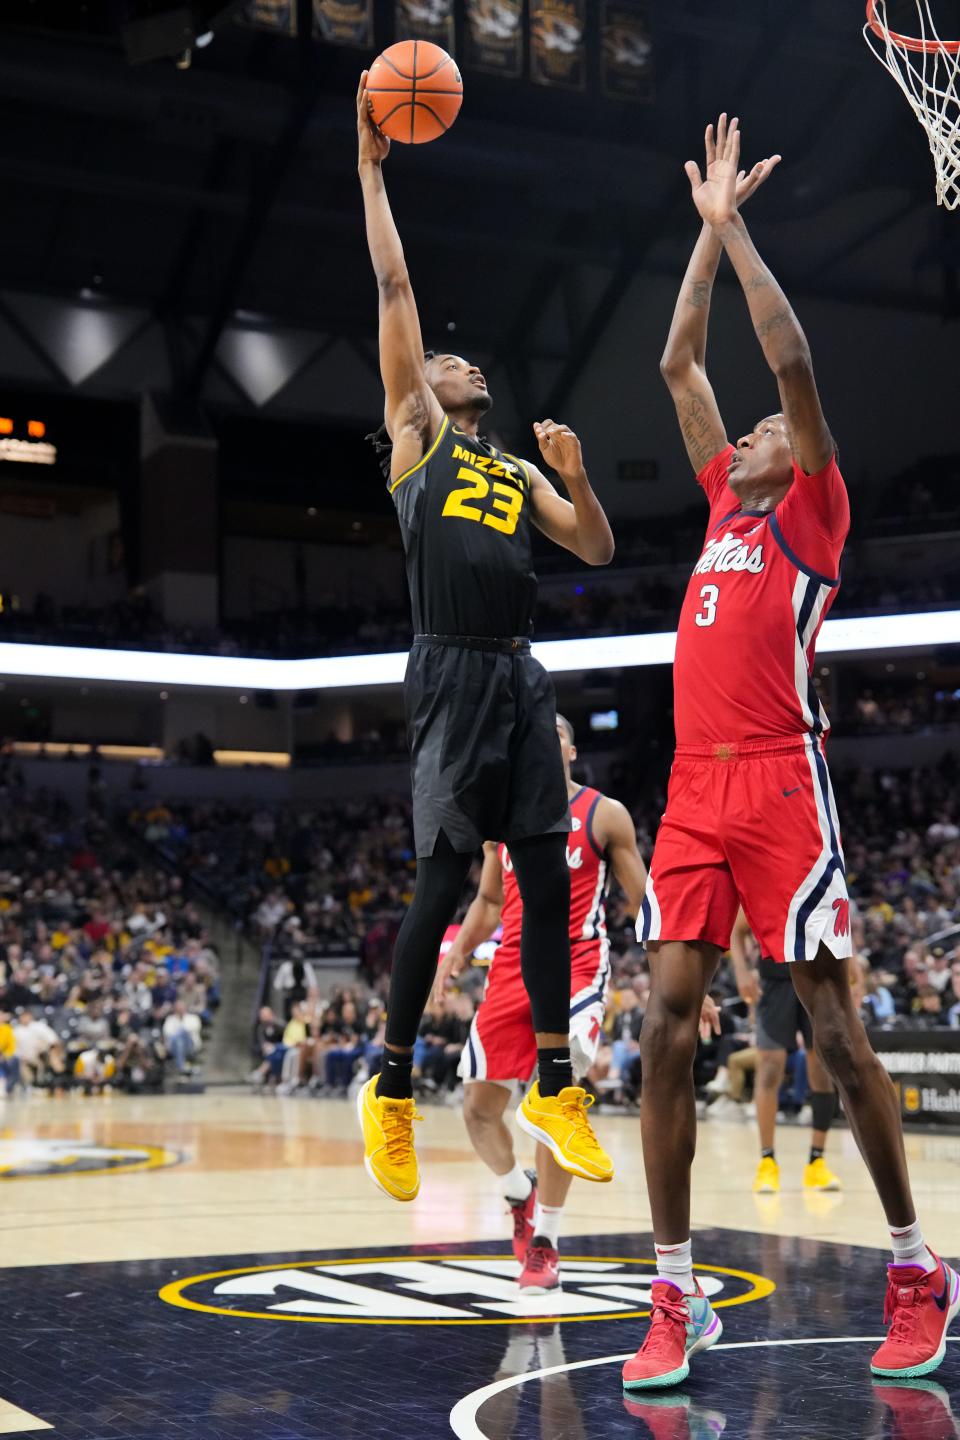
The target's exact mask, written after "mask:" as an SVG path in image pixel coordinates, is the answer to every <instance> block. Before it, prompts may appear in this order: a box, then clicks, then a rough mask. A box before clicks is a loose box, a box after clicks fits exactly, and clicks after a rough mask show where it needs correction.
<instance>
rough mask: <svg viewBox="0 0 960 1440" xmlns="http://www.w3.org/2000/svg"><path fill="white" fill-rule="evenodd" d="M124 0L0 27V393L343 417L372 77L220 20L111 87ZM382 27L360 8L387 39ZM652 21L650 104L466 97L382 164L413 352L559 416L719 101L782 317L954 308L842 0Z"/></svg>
mask: <svg viewBox="0 0 960 1440" xmlns="http://www.w3.org/2000/svg"><path fill="white" fill-rule="evenodd" d="M131 3H133V0H130V3H127V4H126V5H125V6H124V5H121V4H120V3H119V0H117V3H116V4H113V5H111V4H106V5H103V6H98V5H97V4H96V3H94V0H90V3H87V4H81V3H79V0H70V3H68V4H56V3H50V4H48V3H47V0H7V3H6V4H5V5H4V15H5V17H6V18H5V20H4V22H3V25H2V30H3V45H2V47H0V96H2V99H0V181H2V185H3V195H4V200H5V205H4V217H3V221H2V224H0V376H2V378H4V379H5V380H9V381H17V382H21V383H28V384H31V385H38V386H43V387H56V388H59V389H61V390H66V391H74V392H79V393H87V394H90V395H104V396H122V395H132V394H135V393H137V392H138V391H139V390H142V389H154V390H170V391H174V392H178V393H179V394H180V395H182V396H183V397H184V398H185V399H186V400H188V401H191V402H196V401H199V402H200V403H205V404H208V405H215V406H222V407H227V408H235V409H237V410H246V411H248V412H249V411H260V412H262V413H264V414H276V415H277V416H299V417H305V416H311V417H314V418H317V417H322V416H328V417H331V418H333V417H335V418H337V419H348V418H360V417H363V418H368V417H369V415H370V414H371V410H372V409H374V410H375V407H376V405H377V403H378V396H379V386H378V381H377V375H376V349H375V338H376V296H375V291H374V287H373V282H372V277H371V273H370V269H369V262H368V260H367V256H366V251H365V246H364V239H363V230H362V216H361V207H360V196H359V189H358V185H357V180H356V154H355V151H356V142H355V123H354V107H353V96H354V92H355V88H356V80H357V75H358V72H359V70H360V68H361V65H362V64H364V63H367V62H368V61H369V59H370V58H372V57H371V56H370V55H365V54H362V53H360V52H357V51H351V50H344V49H336V48H334V47H332V46H328V45H319V44H317V43H315V42H314V41H312V40H310V39H309V38H302V39H299V40H294V39H288V38H284V37H276V36H271V35H264V34H261V33H257V32H254V31H251V30H249V29H247V28H245V27H243V26H241V25H239V24H237V23H236V22H235V20H234V19H233V18H231V17H230V16H229V14H227V13H225V12H227V11H229V10H230V8H231V7H229V6H225V5H224V4H223V3H220V4H208V5H206V6H205V7H203V6H201V7H197V8H198V21H199V20H200V19H203V18H209V19H210V20H211V23H212V24H213V28H214V40H213V42H212V43H211V44H209V45H207V46H206V47H205V48H203V49H200V50H196V51H195V52H194V54H193V57H192V64H191V65H190V67H189V68H187V69H177V68H176V67H175V65H174V64H173V62H172V61H170V60H163V61H159V60H158V61H153V62H150V63H144V64H139V65H131V64H130V63H128V59H127V57H126V55H125V53H124V48H123V45H122V43H121V40H120V38H119V33H118V28H117V23H115V22H116V20H117V16H118V15H119V14H120V12H121V11H122V10H124V9H126V10H127V11H128V12H129V10H130V4H131ZM308 4H309V0H308ZM146 8H147V9H150V8H152V9H153V10H157V9H162V8H163V6H162V5H160V4H159V3H158V0H153V3H152V6H151V5H150V4H147V5H146ZM390 10H391V7H390V6H389V5H386V4H382V3H380V0H377V5H376V11H377V20H378V24H379V30H378V34H379V36H380V37H382V38H383V39H384V40H386V39H389V38H390V30H389V21H388V14H389V12H390ZM651 10H652V19H653V26H654V46H655V71H656V78H655V90H656V98H655V102H654V103H652V104H649V105H624V104H618V103H614V102H610V101H605V100H602V99H599V98H596V97H594V98H590V97H580V96H572V97H571V96H570V95H566V94H552V93H550V92H548V91H545V90H543V89H542V88H537V87H534V86H532V85H530V84H528V83H527V82H525V81H523V82H509V83H508V82H504V81H498V80H496V79H484V78H483V77H480V76H475V75H472V74H467V76H466V97H467V98H466V103H465V105H464V110H463V113H462V116H461V118H460V120H459V121H458V123H457V126H456V128H455V130H454V131H453V132H452V133H451V135H450V136H449V137H448V138H446V139H445V140H444V141H442V142H441V143H438V144H434V145H430V146H425V147H418V148H417V149H416V150H412V149H404V148H401V147H398V146H395V147H394V152H393V155H392V156H391V158H390V161H389V162H388V164H389V170H388V184H389V191H390V196H391V200H392V202H393V205H394V209H395V213H396V215H397V219H398V222H399V225H400V228H401V232H402V234H403V237H404V239H405V242H406V248H407V252H408V259H409V263H410V268H411V271H412V274H413V276H414V280H415V283H416V288H417V293H418V299H419V303H420V308H421V314H422V319H423V329H424V335H425V339H426V341H427V343H428V344H429V343H433V344H438V343H440V344H448V345H449V346H450V348H456V349H457V350H459V351H461V352H462V353H467V354H469V355H471V356H472V357H476V358H477V359H478V360H479V361H480V363H482V364H483V366H484V368H485V370H486V371H487V373H488V376H490V377H491V385H493V383H494V379H493V378H492V377H496V382H497V383H498V384H499V385H500V387H501V388H503V387H504V386H507V387H509V392H510V395H511V397H512V400H513V407H514V410H515V413H516V414H517V415H518V416H527V417H528V416H530V415H532V414H533V413H535V412H543V413H554V412H556V411H558V410H560V409H561V408H562V406H563V403H564V401H565V400H566V399H567V397H568V396H569V394H570V392H571V389H572V387H573V386H574V385H575V384H576V382H577V379H578V377H579V375H580V374H581V372H582V369H583V367H584V366H586V365H589V363H590V360H591V356H592V354H593V352H594V348H595V346H596V344H597V341H598V339H599V337H600V336H601V334H602V333H603V330H604V328H605V326H606V325H607V323H608V322H609V320H610V319H611V317H612V316H613V314H614V312H615V311H616V310H617V308H618V306H619V305H620V304H621V302H622V301H623V299H624V297H625V295H626V293H627V291H628V290H629V289H630V287H631V285H632V283H633V281H634V280H635V278H636V277H637V275H638V274H641V273H643V272H647V273H650V274H658V275H669V276H679V274H680V273H681V272H682V268H683V265H684V263H685V260H686V255H687V251H688V247H689V243H690V238H691V233H692V227H691V210H690V202H689V196H688V185H687V181H686V179H685V177H684V174H683V170H682V161H683V160H684V159H685V158H687V157H689V156H698V155H699V153H700V149H701V146H702V131H703V125H704V122H705V121H706V120H707V119H708V118H710V117H712V116H714V115H715V114H716V113H717V111H718V110H719V109H720V108H729V109H731V110H735V111H736V112H737V113H739V114H740V115H741V117H742V127H743V130H744V133H745V146H744V159H745V160H746V162H747V163H752V160H753V159H755V158H758V157H759V156H760V155H761V154H763V153H767V152H770V151H774V150H779V151H781V152H782V153H783V154H784V156H785V160H784V165H783V166H782V167H781V171H780V174H779V175H778V177H777V180H776V183H775V184H771V185H770V186H769V187H768V191H767V192H766V194H765V195H764V197H763V199H762V201H759V200H758V201H757V202H756V207H755V210H754V212H753V220H752V224H753V226H754V229H755V232H756V235H757V238H758V242H759V244H760V245H761V248H762V249H763V250H764V252H765V254H766V255H767V256H768V257H769V259H770V260H771V262H772V264H773V265H774V267H775V268H776V269H777V271H778V273H779V274H780V276H781V278H782V279H784V281H785V282H786V285H787V288H788V289H789V291H790V294H791V296H792V297H794V298H796V299H798V300H800V299H802V298H803V297H813V296H815V297H825V298H829V299H836V300H837V301H838V302H844V303H847V302H851V301H860V302H862V303H865V304H867V305H870V306H873V307H881V308H883V309H886V310H889V311H893V312H897V311H899V312H904V313H921V314H927V315H934V316H943V317H944V318H945V319H954V318H956V316H957V315H958V314H960V296H958V286H957V273H958V265H960V231H958V229H957V226H958V224H960V222H958V220H957V218H956V217H953V216H949V215H946V214H944V213H943V212H941V211H938V210H937V209H936V208H935V206H934V202H933V173H932V166H931V163H930V160H929V156H928V154H927V150H926V143H925V139H924V136H923V134H922V132H921V130H920V128H919V126H918V125H917V124H916V122H915V121H914V119H913V118H912V116H911V115H910V113H909V110H908V108H907V106H906V104H905V102H904V100H903V98H902V96H901V95H900V94H899V92H898V91H897V90H896V89H895V87H894V85H893V83H892V82H891V80H890V79H889V78H888V77H887V76H886V75H885V74H884V73H883V71H882V70H881V69H880V67H879V66H878V65H877V64H876V63H875V62H874V61H873V60H872V59H871V58H870V55H869V54H868V52H867V49H866V46H865V45H864V42H863V40H862V38H861V35H860V29H859V26H860V10H861V7H860V4H859V0H852V3H850V4H842V5H838V4H836V0H813V3H808V4H804V5H791V4H787V3H785V0H729V3H726V4H718V3H717V0H669V3H666V0H651ZM200 11H202V12H203V14H202V15H201V14H199V12H200Z"/></svg>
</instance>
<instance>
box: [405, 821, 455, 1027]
mask: <svg viewBox="0 0 960 1440" xmlns="http://www.w3.org/2000/svg"><path fill="white" fill-rule="evenodd" d="M472 859H473V856H472V855H458V854H457V852H456V851H455V850H454V848H453V846H452V845H451V844H450V841H449V840H448V839H447V837H446V835H444V833H443V832H442V831H441V832H440V836H439V838H438V840H437V843H436V846H435V847H434V851H433V854H432V855H431V856H429V857H428V858H427V859H425V860H420V861H418V862H417V883H416V887H415V889H414V892H413V900H412V901H411V904H410V909H409V910H408V911H407V913H406V915H405V916H404V917H403V924H402V925H401V926H400V933H399V935H398V936H397V944H396V948H395V950H394V952H393V970H392V972H391V975H390V998H389V1000H388V1002H387V1044H388V1045H396V1046H399V1047H401V1048H402V1049H408V1050H409V1049H412V1048H413V1042H414V1041H415V1040H416V1038H417V1030H418V1029H419V1027H420V1021H421V1020H422V1019H423V1012H424V1009H425V1008H426V1004H427V1000H428V998H429V995H430V987H431V985H432V984H433V981H434V977H435V976H436V973H437V961H438V958H439V955H440V943H441V941H442V940H443V932H444V931H445V930H446V928H447V926H448V925H449V924H450V922H451V920H452V919H453V917H454V915H455V913H456V909H457V904H458V902H459V899H460V895H461V892H462V890H463V882H464V881H465V880H466V878H467V872H468V870H469V869H470V862H471V860H472Z"/></svg>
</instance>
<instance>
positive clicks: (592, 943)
mask: <svg viewBox="0 0 960 1440" xmlns="http://www.w3.org/2000/svg"><path fill="white" fill-rule="evenodd" d="M602 799H603V796H602V795H601V794H600V791H599V790H591V789H590V787H589V786H588V785H584V786H583V787H582V788H581V789H580V790H578V791H577V793H576V795H574V797H573V799H572V800H571V801H570V820H571V826H570V834H569V836H568V838H567V864H568V865H569V866H570V945H571V949H572V951H573V957H574V960H576V959H577V957H578V956H579V955H582V954H583V953H584V951H585V950H587V949H592V950H594V951H596V950H597V949H598V947H599V944H600V942H601V941H603V940H605V939H606V936H607V924H606V919H607V916H606V898H607V890H608V888H609V866H608V865H607V861H606V858H605V856H604V855H603V854H602V853H601V851H600V849H599V848H598V846H597V842H596V839H595V838H594V833H593V820H594V816H595V814H596V810H597V806H598V805H599V803H600V801H601V800H602ZM497 853H498V855H499V856H500V869H501V873H502V875H503V910H502V911H501V915H500V920H501V924H502V926H503V939H502V940H501V942H500V948H499V950H498V951H497V955H496V960H495V961H494V964H500V965H501V966H502V965H503V963H504V961H505V960H508V959H510V958H515V959H516V962H517V964H518V965H519V963H520V929H521V926H522V923H523V901H522V900H521V898H520V887H519V885H518V884H517V877H516V876H515V875H514V873H513V865H512V863H511V861H510V854H509V851H508V850H507V847H506V845H499V846H498V847H497Z"/></svg>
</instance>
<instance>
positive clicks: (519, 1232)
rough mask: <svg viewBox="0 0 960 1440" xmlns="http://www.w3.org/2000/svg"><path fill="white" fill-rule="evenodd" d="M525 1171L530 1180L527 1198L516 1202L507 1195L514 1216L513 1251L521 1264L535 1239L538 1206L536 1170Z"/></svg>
mask: <svg viewBox="0 0 960 1440" xmlns="http://www.w3.org/2000/svg"><path fill="white" fill-rule="evenodd" d="M523 1173H524V1174H525V1175H526V1176H528V1178H529V1180H530V1187H531V1188H530V1194H529V1195H528V1196H527V1198H526V1200H518V1201H517V1202H516V1204H514V1202H513V1201H512V1200H510V1198H509V1196H508V1197H507V1199H508V1203H509V1205H510V1214H511V1215H512V1216H513V1253H514V1255H515V1256H516V1257H517V1262H518V1263H519V1264H520V1265H522V1264H523V1262H524V1260H525V1259H526V1258H527V1251H528V1250H529V1248H530V1241H531V1240H532V1239H533V1212H534V1211H535V1210H536V1208H537V1176H536V1172H535V1171H534V1170H525V1171H524V1172H523Z"/></svg>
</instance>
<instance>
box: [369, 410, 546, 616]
mask: <svg viewBox="0 0 960 1440" xmlns="http://www.w3.org/2000/svg"><path fill="white" fill-rule="evenodd" d="M388 484H389V489H390V494H391V495H392V496H393V503H394V505H396V507H397V515H398V517H399V519H400V530H401V532H402V534H403V546H404V550H405V551H406V556H407V583H408V585H409V587H410V604H411V608H412V610H413V628H414V632H415V633H416V634H418V635H480V636H499V637H503V638H507V637H512V636H518V635H519V636H526V635H528V634H529V633H530V628H531V624H532V621H533V609H534V605H535V603H536V598H537V577H536V575H535V574H534V572H533V558H532V554H531V549H530V476H529V473H528V472H527V468H526V466H525V465H524V463H523V461H522V460H517V459H515V458H514V457H513V456H512V455H503V454H501V452H500V451H499V450H495V449H494V447H493V446H492V445H488V444H487V442H486V441H485V440H480V439H477V438H474V437H473V436H470V435H465V434H464V432H463V431H462V430H458V429H457V427H456V426H455V425H453V424H451V422H450V419H449V417H444V421H443V424H442V426H441V427H440V433H439V435H437V437H436V439H435V440H434V442H433V444H432V445H431V446H430V448H429V449H428V450H427V452H426V454H425V455H424V457H423V459H422V460H421V461H420V462H419V464H417V465H414V466H413V467H412V469H410V470H408V471H407V472H406V474H404V475H400V476H399V477H398V478H397V479H396V480H391V481H389V482H388Z"/></svg>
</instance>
